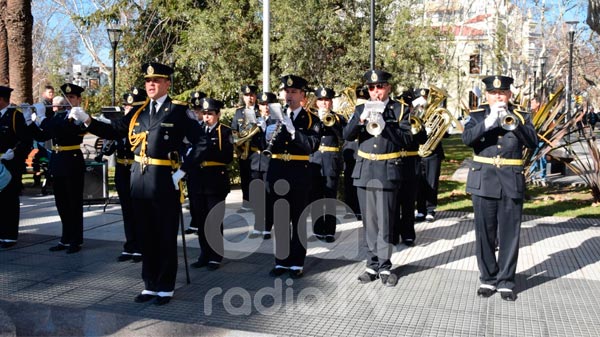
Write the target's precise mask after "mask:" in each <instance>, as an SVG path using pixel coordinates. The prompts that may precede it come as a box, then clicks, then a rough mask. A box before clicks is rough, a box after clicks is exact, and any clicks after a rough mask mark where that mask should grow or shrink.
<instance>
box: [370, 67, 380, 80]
mask: <svg viewBox="0 0 600 337" xmlns="http://www.w3.org/2000/svg"><path fill="white" fill-rule="evenodd" d="M378 80H379V77H378V76H377V73H376V72H375V70H372V71H371V81H373V82H376V81H378Z"/></svg>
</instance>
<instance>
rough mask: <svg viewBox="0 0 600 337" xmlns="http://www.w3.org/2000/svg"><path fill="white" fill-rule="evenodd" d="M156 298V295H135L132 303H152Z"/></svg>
mask: <svg viewBox="0 0 600 337" xmlns="http://www.w3.org/2000/svg"><path fill="white" fill-rule="evenodd" d="M155 297H156V295H150V294H139V295H137V296H136V297H135V298H134V299H133V301H134V302H135V303H145V302H148V301H152V300H153V299H154V298H155Z"/></svg>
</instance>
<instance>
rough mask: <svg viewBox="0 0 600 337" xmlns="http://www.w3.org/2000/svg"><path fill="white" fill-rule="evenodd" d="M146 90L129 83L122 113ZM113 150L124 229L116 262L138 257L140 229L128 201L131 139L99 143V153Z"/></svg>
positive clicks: (139, 101)
mask: <svg viewBox="0 0 600 337" xmlns="http://www.w3.org/2000/svg"><path fill="white" fill-rule="evenodd" d="M146 98H147V94H146V90H144V89H141V88H136V87H133V88H131V90H130V92H129V93H126V94H125V95H123V108H124V112H125V115H127V114H128V113H130V112H131V111H132V110H133V109H135V108H136V107H139V106H141V105H143V104H144V102H145V101H146ZM113 153H114V154H115V188H116V189H117V194H118V195H119V203H120V204H121V213H122V214H123V228H124V230H125V244H123V251H122V252H121V254H120V255H119V256H118V257H117V261H118V262H124V261H129V260H132V261H133V262H141V261H142V248H141V243H140V242H141V238H140V236H141V235H143V233H136V228H137V226H136V225H135V216H134V213H133V205H132V202H131V187H130V184H131V166H132V165H133V159H134V154H133V151H131V143H130V142H129V139H128V138H127V137H123V138H121V139H116V140H113V141H110V140H109V141H105V143H104V145H103V146H102V155H105V156H110V155H112V154H113Z"/></svg>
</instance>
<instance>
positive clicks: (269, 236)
mask: <svg viewBox="0 0 600 337" xmlns="http://www.w3.org/2000/svg"><path fill="white" fill-rule="evenodd" d="M269 239H271V234H268V233H267V234H263V240H269Z"/></svg>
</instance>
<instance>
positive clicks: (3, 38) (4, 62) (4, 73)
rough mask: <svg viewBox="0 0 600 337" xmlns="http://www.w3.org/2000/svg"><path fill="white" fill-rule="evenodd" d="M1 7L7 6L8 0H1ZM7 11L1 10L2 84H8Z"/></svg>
mask: <svg viewBox="0 0 600 337" xmlns="http://www.w3.org/2000/svg"><path fill="white" fill-rule="evenodd" d="M0 8H6V0H0ZM5 13H6V11H0V85H3V86H7V85H8V48H7V46H8V43H7V41H8V37H7V36H6V26H5V25H4V17H5Z"/></svg>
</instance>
